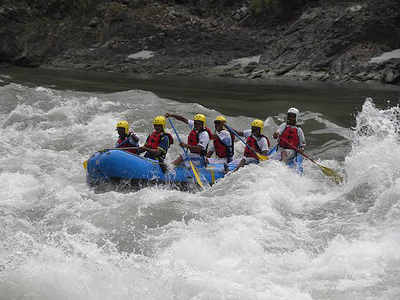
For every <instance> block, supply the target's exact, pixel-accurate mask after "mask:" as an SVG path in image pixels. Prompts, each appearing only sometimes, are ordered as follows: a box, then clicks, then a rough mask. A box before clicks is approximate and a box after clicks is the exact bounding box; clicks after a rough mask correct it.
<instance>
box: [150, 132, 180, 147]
mask: <svg viewBox="0 0 400 300" xmlns="http://www.w3.org/2000/svg"><path fill="white" fill-rule="evenodd" d="M164 135H166V136H168V139H169V144H170V145H172V144H173V143H174V139H173V138H172V135H171V134H169V133H168V132H156V131H154V132H153V133H152V134H150V135H149V136H148V138H147V140H146V147H147V148H150V149H153V150H156V149H157V148H158V146H159V145H160V142H161V139H162V138H163V137H164Z"/></svg>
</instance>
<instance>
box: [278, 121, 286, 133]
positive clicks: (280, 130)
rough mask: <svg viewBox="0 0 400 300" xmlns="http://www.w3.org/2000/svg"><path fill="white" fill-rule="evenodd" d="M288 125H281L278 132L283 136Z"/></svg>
mask: <svg viewBox="0 0 400 300" xmlns="http://www.w3.org/2000/svg"><path fill="white" fill-rule="evenodd" d="M286 126H287V124H286V123H282V124H281V125H279V127H278V129H277V130H276V132H277V133H278V134H279V135H281V134H282V133H283V132H284V131H285V129H286Z"/></svg>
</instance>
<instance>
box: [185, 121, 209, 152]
mask: <svg viewBox="0 0 400 300" xmlns="http://www.w3.org/2000/svg"><path fill="white" fill-rule="evenodd" d="M203 131H207V133H208V137H209V138H210V140H213V134H212V132H211V130H210V128H208V127H205V128H203V129H202V130H200V131H197V130H195V129H192V131H191V132H189V135H188V144H189V145H190V146H197V145H198V144H199V134H200V133H201V132H203ZM207 148H208V145H207V147H206V149H205V150H201V151H190V152H192V153H198V154H200V155H202V156H204V155H206V154H207Z"/></svg>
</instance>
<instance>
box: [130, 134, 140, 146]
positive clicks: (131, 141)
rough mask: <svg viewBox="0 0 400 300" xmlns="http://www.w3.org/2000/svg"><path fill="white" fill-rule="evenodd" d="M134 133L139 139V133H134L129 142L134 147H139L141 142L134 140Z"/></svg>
mask: <svg viewBox="0 0 400 300" xmlns="http://www.w3.org/2000/svg"><path fill="white" fill-rule="evenodd" d="M132 135H134V136H135V137H136V138H137V139H138V140H139V135H138V134H137V133H132V134H131V136H130V137H129V143H130V144H131V145H132V146H134V147H139V142H137V143H136V142H135V141H134V140H133V138H132Z"/></svg>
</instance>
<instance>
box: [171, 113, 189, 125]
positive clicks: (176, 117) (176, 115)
mask: <svg viewBox="0 0 400 300" xmlns="http://www.w3.org/2000/svg"><path fill="white" fill-rule="evenodd" d="M165 117H166V118H175V119H177V120H179V121H182V122H184V123H186V124H187V123H188V122H189V120H188V119H187V118H185V117H184V116H181V115H178V114H171V113H166V114H165Z"/></svg>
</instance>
